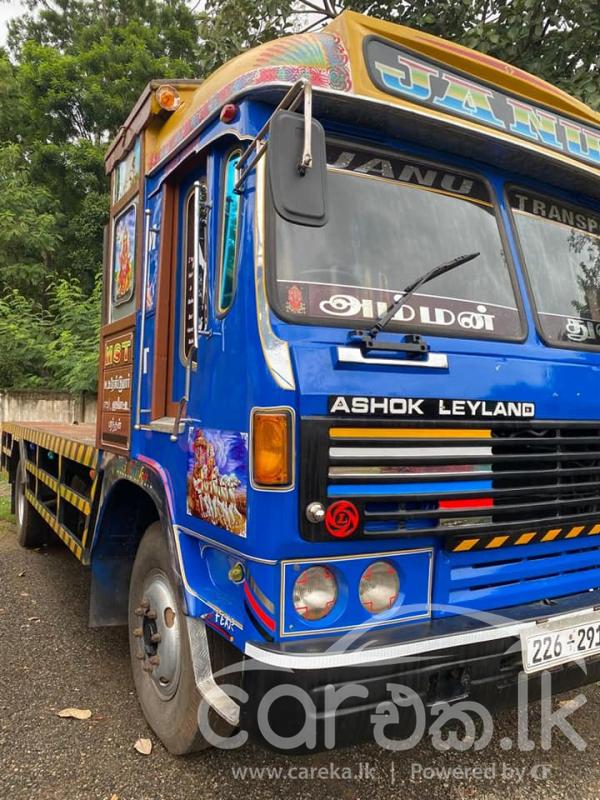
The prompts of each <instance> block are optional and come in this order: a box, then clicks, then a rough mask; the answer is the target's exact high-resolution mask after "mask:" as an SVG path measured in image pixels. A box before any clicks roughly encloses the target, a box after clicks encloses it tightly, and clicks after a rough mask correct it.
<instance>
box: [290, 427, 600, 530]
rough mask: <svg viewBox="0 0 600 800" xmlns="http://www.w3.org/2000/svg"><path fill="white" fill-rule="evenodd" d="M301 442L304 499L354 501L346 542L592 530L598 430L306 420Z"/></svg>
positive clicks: (598, 499)
mask: <svg viewBox="0 0 600 800" xmlns="http://www.w3.org/2000/svg"><path fill="white" fill-rule="evenodd" d="M302 442H303V457H304V459H305V461H304V463H305V464H306V466H307V469H306V471H305V473H304V474H303V480H302V496H303V500H305V501H306V502H310V501H314V500H319V501H320V502H323V503H324V505H326V506H327V505H329V504H331V503H332V502H334V501H335V500H336V499H341V498H343V499H347V500H350V501H352V502H353V503H354V504H355V505H356V507H357V508H358V510H359V512H360V518H361V525H360V527H359V529H358V530H357V532H356V533H355V534H354V536H368V537H388V536H403V537H407V536H410V537H414V536H424V535H435V536H440V535H441V536H444V537H451V538H452V539H453V540H454V539H455V537H465V536H471V537H473V536H477V537H483V538H484V539H485V537H487V539H486V541H487V540H488V539H489V540H490V541H491V540H494V541H495V540H497V539H499V538H502V535H506V537H507V539H508V537H509V536H510V537H514V536H517V537H518V536H521V535H522V534H523V535H525V534H532V535H533V534H536V533H540V534H543V535H544V536H545V535H547V533H549V534H550V535H551V538H556V537H557V536H561V537H562V536H564V537H566V538H568V537H569V534H570V535H571V537H573V536H577V535H580V534H581V535H585V536H587V535H588V534H589V533H590V532H591V531H592V530H593V528H594V527H595V526H596V523H599V522H600V424H599V423H581V422H560V421H559V422H554V421H552V422H548V421H544V422H535V423H534V422H531V421H527V422H522V423H521V422H510V423H503V422H500V423H499V422H494V423H493V424H491V425H490V424H485V423H472V422H471V423H469V424H468V426H467V425H461V424H460V423H458V424H457V423H454V422H453V423H448V424H447V425H440V424H439V423H437V422H430V423H428V424H427V423H421V424H418V425H416V424H408V423H407V424H398V423H396V424H394V425H392V424H387V423H379V422H373V421H366V420H365V421H361V422H360V423H357V422H355V421H354V420H353V421H352V423H351V424H349V423H345V422H340V421H337V420H332V419H327V420H323V419H320V420H304V421H303V429H302ZM305 445H306V452H304V446H305ZM311 462H312V463H311ZM315 464H317V465H318V466H317V468H316V469H315ZM304 507H305V506H304ZM569 526H570V527H569ZM578 529H580V530H579V531H578ZM556 531H559V533H556V534H555V532H556ZM596 532H598V533H600V525H598V531H594V533H596ZM303 535H304V536H305V537H306V538H310V539H313V540H315V539H324V538H328V537H327V534H326V532H324V531H323V529H322V527H319V526H316V525H313V526H311V525H310V524H308V523H305V522H303ZM511 541H512V540H511ZM509 543H510V542H509ZM523 543H524V542H523Z"/></svg>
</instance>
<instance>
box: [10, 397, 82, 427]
mask: <svg viewBox="0 0 600 800" xmlns="http://www.w3.org/2000/svg"><path fill="white" fill-rule="evenodd" d="M2 422H64V423H68V424H71V423H73V422H87V423H95V422H96V395H95V394H90V393H88V392H77V393H75V394H71V393H70V392H47V391H38V390H34V389H31V390H24V391H12V390H9V391H2V390H0V423H2Z"/></svg>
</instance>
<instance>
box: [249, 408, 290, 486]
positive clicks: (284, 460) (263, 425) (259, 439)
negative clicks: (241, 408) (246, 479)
mask: <svg viewBox="0 0 600 800" xmlns="http://www.w3.org/2000/svg"><path fill="white" fill-rule="evenodd" d="M291 441H292V417H291V414H290V413H289V411H256V412H254V417H253V424H252V473H253V474H252V477H253V479H254V483H255V484H256V485H257V486H289V485H290V484H291V482H292V448H291Z"/></svg>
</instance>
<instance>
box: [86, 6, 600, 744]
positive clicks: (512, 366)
mask: <svg viewBox="0 0 600 800" xmlns="http://www.w3.org/2000/svg"><path fill="white" fill-rule="evenodd" d="M106 163H107V171H108V173H109V174H110V176H111V185H112V205H111V218H110V220H111V221H110V225H109V228H108V231H107V245H106V259H105V261H106V263H105V287H106V291H105V299H104V310H103V314H104V318H103V327H102V336H101V359H100V396H99V415H98V430H97V447H98V449H99V451H100V452H101V454H102V455H101V459H100V462H99V466H98V469H99V471H100V472H101V475H102V485H101V489H100V490H99V492H98V496H97V503H96V511H95V512H94V513H95V514H96V518H95V520H94V524H93V536H92V538H91V540H90V551H89V563H90V564H91V567H92V583H93V591H92V621H93V622H95V623H96V624H105V623H107V622H111V623H117V622H121V623H122V622H127V623H128V624H129V627H130V641H131V650H132V665H133V670H134V678H135V682H136V687H137V690H138V694H139V696H140V700H141V703H142V707H143V709H144V712H145V713H146V716H147V718H148V720H149V722H150V724H151V725H152V727H153V728H154V730H155V731H156V732H157V733H158V735H159V736H160V737H161V738H162V739H163V741H164V742H165V744H166V745H167V747H169V749H171V750H172V751H173V752H189V751H191V750H194V749H198V748H199V747H201V746H205V745H206V743H207V742H209V741H212V740H211V739H210V735H209V734H207V733H206V730H203V731H202V732H201V733H199V729H198V727H197V726H195V725H194V724H193V722H192V719H195V718H196V715H197V714H198V713H199V709H200V708H201V707H202V706H203V705H204V707H205V708H206V709H207V714H208V716H206V715H205V717H203V719H204V721H205V722H206V720H207V719H208V720H209V722H211V721H212V722H211V725H208V727H209V728H210V729H211V730H212V731H213V733H214V736H217V734H218V735H219V736H221V737H225V736H227V735H229V734H230V733H231V732H232V731H233V730H234V729H235V728H236V726H238V725H240V724H241V727H242V728H243V729H245V730H249V731H251V732H253V733H258V735H260V736H261V737H262V738H263V739H264V740H266V741H267V742H268V743H270V744H272V743H273V742H272V741H270V740H269V736H268V735H266V733H265V730H264V728H261V725H260V719H261V714H260V713H259V712H260V710H261V707H262V706H261V703H262V702H263V700H264V699H265V697H266V696H269V697H271V698H272V697H275V695H277V696H279V694H278V693H279V687H281V686H282V685H283V684H285V685H286V686H288V690H289V692H291V689H289V687H294V690H295V691H297V692H300V691H301V692H302V693H303V694H302V696H303V697H305V698H308V699H307V701H306V703H308V705H309V706H310V708H311V713H310V714H308V716H309V717H310V718H311V719H312V720H314V721H316V722H315V724H316V728H317V735H316V740H317V739H318V740H319V742H321V743H322V741H323V735H324V734H323V730H324V729H325V728H326V721H327V720H328V719H330V718H331V717H334V718H335V719H336V720H338V722H339V721H343V722H344V725H339V726H338V728H339V729H338V728H336V737H334V739H335V741H333V740H332V739H331V738H329V739H326V746H331V744H332V742H333V743H334V744H336V745H337V744H339V743H341V742H347V741H354V740H356V739H357V738H359V737H361V736H363V735H365V734H366V733H367V731H368V729H369V717H370V714H371V713H373V712H374V711H375V710H376V709H377V708H378V707H379V704H380V703H381V702H382V701H383V700H385V698H386V692H387V690H386V686H387V684H389V682H390V680H392V679H393V680H396V681H397V682H399V683H401V684H403V685H406V686H408V687H410V688H411V689H412V690H414V692H415V694H416V696H417V697H418V698H419V699H420V701H421V702H422V704H423V707H424V708H425V709H429V710H431V709H432V708H433V707H435V706H436V704H439V703H447V702H453V701H457V700H460V699H464V698H472V699H477V700H479V701H480V702H482V703H484V704H486V705H487V704H492V702H494V703H495V702H498V701H503V702H512V701H513V699H514V698H515V697H516V692H517V685H518V678H519V674H521V673H523V672H524V673H525V674H526V675H527V677H528V681H529V683H530V685H531V687H532V688H531V692H532V696H534V694H535V691H536V690H534V688H533V687H534V686H537V685H538V683H539V679H540V675H541V674H542V673H543V671H544V670H547V669H550V668H552V670H553V672H552V675H553V691H562V690H564V689H566V688H570V687H573V686H576V685H579V684H581V683H582V682H587V681H591V680H597V679H598V677H599V676H600V669H599V668H598V660H597V655H598V653H600V636H596V633H595V632H594V633H593V634H592V637H591V641H588V639H589V637H588V636H587V631H588V630H592V631H596V627H595V626H596V625H597V623H598V620H597V611H596V608H597V607H598V605H599V604H600V590H599V589H598V587H600V568H599V567H598V560H599V559H598V556H599V553H600V536H598V534H600V414H599V412H598V400H597V398H598V387H599V385H600V383H599V380H600V355H599V347H600V300H599V297H600V295H599V293H598V291H599V290H598V285H599V284H598V268H599V265H600V246H599V243H600V238H599V237H600V180H599V178H600V172H599V167H600V119H599V118H598V115H597V114H596V113H595V112H593V111H592V110H591V109H589V108H587V107H586V106H584V105H583V104H581V103H580V102H578V101H577V100H575V99H574V98H572V97H569V96H568V95H566V94H565V93H564V92H562V91H560V90H558V89H556V88H554V87H552V86H549V85H548V84H545V83H544V82H543V81H540V80H539V79H537V78H535V77H533V76H531V75H528V74H526V73H523V72H521V71H520V70H518V69H516V68H513V67H510V66H509V65H506V64H503V63H501V62H498V61H496V60H495V59H492V58H490V57H488V56H484V55H483V54H479V53H475V52H473V51H470V50H468V49H466V48H463V47H460V46H458V45H456V44H453V43H450V42H446V41H444V40H441V39H437V38H435V37H431V36H428V35H426V34H423V33H420V32H418V31H413V30H409V29H406V28H402V27H401V26H397V25H392V24H390V23H384V22H380V21H377V20H374V19H370V18H368V17H365V16H362V15H359V14H354V13H352V12H344V14H342V15H341V16H340V17H339V18H338V19H336V20H335V21H334V22H332V23H331V24H330V25H328V26H327V27H326V28H325V29H323V30H322V31H320V32H318V33H306V34H301V35H297V36H292V37H289V38H286V39H283V40H280V41H277V42H272V43H268V44H265V45H263V46H261V47H259V48H256V49H255V50H252V51H248V52H247V53H244V54H243V55H241V56H239V57H238V58H236V59H234V60H233V61H232V62H230V63H229V64H227V65H225V66H224V67H222V68H221V69H220V70H218V71H217V72H216V73H215V74H214V75H212V76H210V77H209V78H207V79H206V80H205V81H203V82H200V81H198V82H193V81H192V82H184V81H181V82H178V81H174V82H169V83H166V82H161V81H156V82H152V83H151V84H150V85H149V86H148V87H147V89H146V91H145V92H144V94H143V95H142V97H141V98H140V101H139V102H138V104H137V105H136V107H135V108H134V110H133V111H132V114H131V115H130V117H129V119H128V120H127V122H126V123H125V125H124V126H123V128H122V129H121V131H120V133H119V135H118V137H117V139H116V140H115V142H114V143H113V144H112V146H111V148H110V150H109V153H108V155H107V162H106ZM467 257H468V258H467ZM457 259H458V260H460V259H463V260H462V261H461V263H460V264H454V266H452V267H448V268H447V269H444V270H442V272H441V273H439V274H437V275H431V277H430V279H429V280H428V281H427V282H426V283H423V284H421V285H419V286H418V287H417V288H416V289H415V288H412V289H411V287H414V284H415V283H418V282H419V280H420V279H421V278H423V277H426V276H427V275H428V274H429V273H431V271H432V270H435V268H437V267H439V266H442V265H446V266H448V264H449V262H454V261H456V260H457ZM394 304H396V307H395V308H392V307H393V306H394ZM390 309H392V311H393V313H392V314H391V315H390V314H389V313H387V314H386V312H388V311H390ZM597 584H598V587H597ZM557 618H560V619H561V620H563V622H562V627H561V625H559V626H558V628H557V623H556V620H557ZM565 620H566V622H565ZM563 629H564V631H566V633H564V631H563ZM598 630H600V628H598ZM582 631H583V633H581V632H582ZM569 636H570V637H571V639H569ZM544 637H546V638H547V639H548V641H550V645H548V646H547V644H546V639H545V638H544ZM596 638H598V641H596ZM569 642H570V643H569ZM573 642H574V644H573ZM581 642H583V644H581ZM579 645H581V646H579ZM578 648H579V649H578ZM582 658H585V659H586V666H587V672H586V674H584V672H583V671H582V670H581V668H580V663H581V659H582ZM225 684H227V687H225ZM330 685H336V686H350V685H351V686H352V687H354V693H353V694H352V691H350V690H349V692H348V696H347V697H345V699H344V700H343V701H342V700H340V699H339V698H338V704H337V706H336V710H335V713H334V714H331V713H330V710H328V709H327V708H326V706H325V700H324V697H325V695H326V691H325V687H326V686H330ZM306 703H305V704H303V703H294V702H292V701H290V702H284V701H282V700H281V699H280V700H279V705H275V706H274V708H275V709H276V711H275V712H274V715H272V716H271V717H270V723H269V730H270V731H271V732H272V733H273V732H276V733H277V736H278V737H279V738H278V739H277V742H278V743H279V744H281V743H282V742H288V743H290V747H291V746H296V745H297V744H298V742H299V741H300V740H298V739H297V737H298V736H299V731H300V732H301V731H302V730H303V729H304V725H305V722H306V719H305V718H306V716H307V713H308V712H307V711H306ZM200 716H201V717H202V714H200ZM257 720H258V721H257ZM348 720H353V721H354V723H355V724H353V725H348V724H346V723H347V722H348ZM200 727H201V728H202V726H200ZM205 728H206V725H205ZM215 731H216V733H215ZM316 740H315V741H316ZM303 743H304V742H303ZM314 744H315V742H314V741H313V746H314Z"/></svg>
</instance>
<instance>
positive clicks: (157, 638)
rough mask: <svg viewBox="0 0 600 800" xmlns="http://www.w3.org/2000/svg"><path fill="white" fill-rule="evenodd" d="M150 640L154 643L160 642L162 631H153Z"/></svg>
mask: <svg viewBox="0 0 600 800" xmlns="http://www.w3.org/2000/svg"><path fill="white" fill-rule="evenodd" d="M150 641H151V642H152V644H158V643H159V642H160V641H162V636H161V635H160V633H153V634H152V636H151V637H150Z"/></svg>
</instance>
